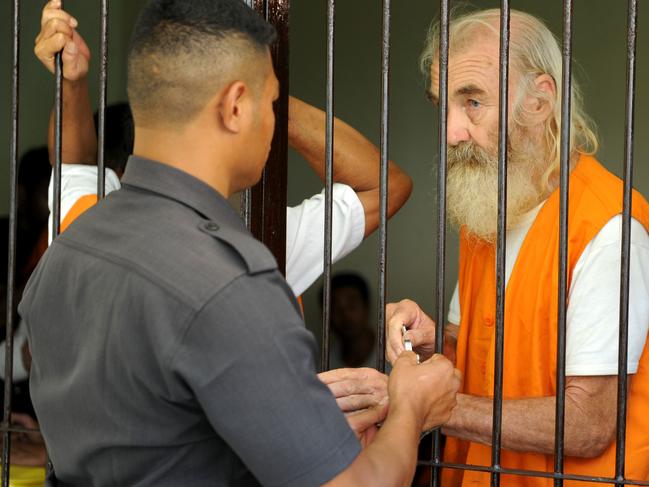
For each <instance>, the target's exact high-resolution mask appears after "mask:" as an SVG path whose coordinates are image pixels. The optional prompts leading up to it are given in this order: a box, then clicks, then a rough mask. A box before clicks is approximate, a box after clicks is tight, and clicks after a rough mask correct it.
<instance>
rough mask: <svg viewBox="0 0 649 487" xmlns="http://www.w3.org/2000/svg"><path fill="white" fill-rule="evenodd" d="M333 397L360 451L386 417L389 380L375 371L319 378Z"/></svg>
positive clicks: (328, 374) (336, 373) (340, 371)
mask: <svg viewBox="0 0 649 487" xmlns="http://www.w3.org/2000/svg"><path fill="white" fill-rule="evenodd" d="M318 378H319V379H320V380H321V381H322V382H323V383H324V384H326V385H327V387H329V389H330V390H331V393H332V394H333V395H334V396H335V397H336V402H337V403H338V407H339V408H340V409H341V411H342V412H343V413H345V417H346V418H347V422H348V423H349V426H350V428H351V429H352V430H353V431H354V433H355V434H356V437H357V438H358V439H359V441H360V442H361V445H362V446H363V448H365V447H366V446H367V445H369V444H370V443H371V442H372V440H373V439H374V436H375V435H376V433H377V431H378V427H377V424H379V423H381V422H382V421H383V420H384V419H385V417H386V415H387V414H388V377H387V376H386V375H385V374H382V373H380V372H379V371H378V370H376V369H371V368H360V369H334V370H329V371H327V372H322V373H320V374H318Z"/></svg>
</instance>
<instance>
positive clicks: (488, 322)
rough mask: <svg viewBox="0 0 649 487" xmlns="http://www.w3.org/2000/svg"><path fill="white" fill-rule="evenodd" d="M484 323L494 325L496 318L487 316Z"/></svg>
mask: <svg viewBox="0 0 649 487" xmlns="http://www.w3.org/2000/svg"><path fill="white" fill-rule="evenodd" d="M484 324H485V326H494V320H493V319H492V318H485V319H484Z"/></svg>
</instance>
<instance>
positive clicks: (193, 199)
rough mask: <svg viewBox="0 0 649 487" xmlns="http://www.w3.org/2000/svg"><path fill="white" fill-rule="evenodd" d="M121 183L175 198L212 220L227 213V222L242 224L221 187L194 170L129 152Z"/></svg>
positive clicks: (222, 217) (225, 215)
mask: <svg viewBox="0 0 649 487" xmlns="http://www.w3.org/2000/svg"><path fill="white" fill-rule="evenodd" d="M122 185H124V186H131V187H134V188H139V189H143V190H145V191H150V192H152V193H156V194H159V195H161V196H164V197H166V198H169V199H172V200H175V201H177V202H179V203H181V204H183V205H185V206H188V207H190V208H192V209H193V210H195V211H197V212H198V213H200V214H201V215H203V216H204V217H205V218H207V219H209V220H219V221H223V219H224V217H225V219H226V221H227V222H228V223H230V224H232V225H235V226H241V227H242V226H243V222H242V221H241V218H240V217H239V215H238V214H237V213H236V212H235V211H234V209H233V208H232V207H231V206H230V204H229V203H228V201H227V200H226V199H225V198H224V197H223V195H221V194H220V193H219V192H218V191H216V190H215V189H214V188H212V187H211V186H209V185H207V184H206V183H204V182H203V181H201V180H200V179H197V178H195V177H194V176H192V175H191V174H189V173H186V172H184V171H181V170H180V169H176V168H174V167H171V166H168V165H166V164H163V163H161V162H157V161H153V160H150V159H145V158H143V157H138V156H134V155H132V156H130V157H129V159H128V164H127V165H126V170H125V171H124V176H123V177H122Z"/></svg>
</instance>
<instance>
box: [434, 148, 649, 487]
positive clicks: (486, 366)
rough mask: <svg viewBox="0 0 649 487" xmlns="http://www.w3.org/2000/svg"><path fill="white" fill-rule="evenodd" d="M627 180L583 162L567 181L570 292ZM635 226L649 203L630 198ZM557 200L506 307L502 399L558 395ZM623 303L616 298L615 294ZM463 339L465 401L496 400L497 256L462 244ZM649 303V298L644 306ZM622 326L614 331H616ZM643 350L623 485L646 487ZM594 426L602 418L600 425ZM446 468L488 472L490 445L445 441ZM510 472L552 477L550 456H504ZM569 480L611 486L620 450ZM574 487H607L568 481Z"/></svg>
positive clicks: (582, 464) (644, 219) (576, 463)
mask: <svg viewBox="0 0 649 487" xmlns="http://www.w3.org/2000/svg"><path fill="white" fill-rule="evenodd" d="M622 189H623V185H622V181H621V180H620V179H619V178H617V177H616V176H614V175H613V174H611V173H610V172H608V171H607V170H606V169H604V167H602V166H601V165H600V164H599V163H598V162H597V161H596V160H595V159H594V158H592V157H588V156H585V155H581V156H580V159H579V161H578V164H577V166H576V167H575V169H574V170H573V172H572V174H571V175H570V204H569V215H568V223H569V226H568V242H569V244H568V286H570V282H571V279H572V271H573V269H574V267H575V264H576V263H577V261H578V260H579V257H580V255H581V254H582V252H583V250H584V249H585V247H586V246H587V245H588V243H589V242H590V241H591V240H592V239H593V237H595V235H597V233H598V232H599V231H600V229H601V228H602V227H603V226H604V225H605V224H606V223H607V222H608V221H609V220H610V219H611V218H612V217H614V216H615V215H616V214H619V213H621V212H622ZM633 217H634V218H635V219H637V220H638V221H639V222H640V223H641V224H642V225H643V226H644V227H645V229H649V204H648V203H647V201H646V200H645V199H644V198H643V197H642V196H641V195H640V194H639V193H637V192H635V191H634V194H633ZM558 242H559V191H558V190H557V191H555V192H554V193H553V194H552V195H551V196H550V198H549V199H548V200H547V201H546V203H545V204H544V205H543V207H542V208H541V210H540V212H539V214H538V215H537V217H536V219H535V221H534V222H533V224H532V226H531V228H530V229H529V232H528V234H527V236H526V237H525V240H524V241H523V244H522V246H521V248H520V252H519V254H518V258H517V260H516V264H515V266H514V268H513V270H512V274H511V276H510V279H509V282H508V285H507V292H506V298H505V336H504V338H505V344H504V347H505V348H504V369H503V397H504V399H514V398H531V397H544V396H555V395H556V384H555V382H556V353H557V307H558V305H557V296H558V287H557V283H558V259H559V244H558ZM611 292H612V293H615V294H617V293H618V292H619V290H618V289H613V288H612V289H611ZM459 293H460V312H461V322H460V333H459V337H458V345H457V367H458V368H459V369H460V371H461V372H462V374H463V384H462V392H464V393H466V394H471V395H476V396H482V397H493V377H494V340H495V327H494V323H495V318H496V310H495V304H496V283H495V248H494V245H492V244H487V243H486V242H483V241H476V240H475V239H470V238H468V236H467V234H466V232H465V231H462V232H461V237H460V271H459ZM647 299H649V296H648V297H647ZM610 325H611V326H617V323H611V324H610ZM648 348H649V347H646V346H645V349H644V353H643V354H642V358H641V360H640V364H639V368H638V371H637V373H636V374H634V375H633V376H632V379H631V381H630V388H629V402H628V408H629V409H628V419H627V444H626V476H627V478H632V479H640V480H649V353H648V352H647V349H648ZM593 420H595V419H593ZM444 459H445V461H447V462H452V463H465V462H466V463H469V464H474V465H491V448H490V447H488V446H484V445H480V444H477V443H471V442H466V441H459V440H457V439H455V438H448V441H447V445H446V449H445V457H444ZM501 465H502V466H503V467H506V468H513V469H526V470H537V471H543V472H552V471H553V470H554V458H553V455H542V454H532V453H517V452H512V451H506V450H503V451H502V455H501ZM564 471H565V472H566V473H572V474H580V475H587V476H608V477H614V472H615V442H613V444H611V445H610V446H609V448H608V449H607V450H606V451H605V452H604V454H602V455H601V456H600V457H597V458H591V459H584V458H575V457H566V458H565V464H564ZM502 482H503V484H504V485H506V486H517V487H518V486H521V487H522V486H525V487H550V486H551V485H552V480H551V479H542V478H532V477H523V476H512V475H503V477H502ZM460 484H462V485H464V486H484V487H488V486H489V485H490V475H489V474H488V473H481V472H471V471H466V472H462V471H460V470H451V469H446V470H445V471H444V483H443V484H442V485H444V486H457V485H460ZM564 484H565V485H566V486H568V487H579V486H585V485H589V484H590V485H592V486H593V487H594V486H595V485H598V486H601V485H608V484H595V483H586V482H575V481H565V482H564Z"/></svg>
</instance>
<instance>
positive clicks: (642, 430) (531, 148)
mask: <svg viewBox="0 0 649 487" xmlns="http://www.w3.org/2000/svg"><path fill="white" fill-rule="evenodd" d="M499 27H500V25H499V12H498V10H486V11H477V12H473V13H468V14H465V15H462V16H460V17H457V18H455V19H453V20H452V21H451V24H450V51H449V65H448V68H449V74H448V145H449V148H448V186H447V191H448V201H447V203H448V212H449V218H450V220H451V221H452V223H454V225H455V226H457V227H458V228H459V231H460V263H459V275H458V285H457V287H456V290H455V293H454V295H453V298H452V301H451V305H450V309H449V314H448V325H447V326H446V344H447V346H446V347H445V349H446V353H447V355H450V356H452V358H453V359H455V360H456V363H457V367H458V369H459V370H460V371H461V372H462V374H463V383H462V387H461V389H460V392H461V394H458V405H457V407H456V408H455V410H454V412H453V414H452V416H451V418H450V420H449V421H448V423H446V425H445V426H444V431H445V433H446V434H447V435H448V436H449V438H448V441H447V443H446V447H445V452H444V459H445V460H446V461H449V462H454V463H463V462H466V463H469V464H474V465H490V464H491V448H490V446H488V445H490V443H491V436H492V414H493V411H492V397H493V383H494V338H495V331H494V322H495V302H496V279H495V251H496V244H495V240H496V232H497V190H498V176H497V164H498V156H497V132H498V117H499V115H498V106H499V101H498V98H499V91H498V86H499V73H498V67H499V62H498V59H499ZM438 32H439V30H438V27H437V26H433V28H431V31H430V34H429V37H428V40H427V45H426V49H425V51H424V54H423V56H422V67H423V68H424V69H425V70H426V72H427V73H428V74H430V77H431V83H430V92H429V96H430V98H431V101H432V102H433V104H435V105H437V101H438V88H439V78H438V65H439V61H438V59H439V58H438V38H439V34H438ZM510 42H511V44H510V46H511V47H510V85H509V120H510V123H509V146H508V160H509V165H508V173H507V178H508V188H507V191H508V198H507V233H506V280H507V290H506V297H505V336H504V346H505V349H504V369H503V377H504V383H503V397H504V402H503V411H502V448H503V452H502V457H501V460H502V461H501V465H502V466H503V467H506V468H516V469H528V470H536V471H548V472H549V471H552V470H553V464H554V461H553V453H554V432H555V424H554V417H555V402H556V394H557V391H556V383H555V382H556V352H557V336H556V335H557V308H558V304H557V296H558V277H557V273H558V272H557V269H558V257H559V256H558V254H559V244H558V236H559V224H558V221H559V190H558V179H559V177H558V176H559V164H560V156H559V152H560V151H559V143H560V141H559V138H560V137H559V128H560V126H561V111H560V109H561V93H560V85H559V83H558V81H559V80H561V51H560V49H559V45H558V43H557V41H556V39H555V38H554V36H553V35H552V33H551V32H550V31H549V30H548V29H547V27H546V26H545V25H544V24H543V23H542V22H541V21H540V20H538V19H537V18H535V17H533V16H531V15H528V14H525V13H522V12H517V11H512V12H511V41H510ZM570 126H571V127H570V128H571V130H570V133H571V140H570V147H571V159H570V168H571V173H570V209H569V215H568V221H569V228H568V242H569V247H568V280H569V282H568V284H569V296H568V310H567V353H566V376H567V378H566V408H565V443H564V447H565V454H566V455H567V456H566V459H565V465H564V467H565V472H567V473H571V474H583V475H588V476H609V477H612V476H614V473H615V441H614V438H615V431H616V424H615V423H616V420H615V418H616V391H617V373H618V332H619V331H618V330H619V323H618V322H619V283H620V242H621V216H620V213H621V211H622V186H623V185H622V182H621V181H620V179H619V178H617V177H616V176H614V175H613V174H611V173H610V172H608V171H607V170H606V169H605V168H604V167H603V166H602V165H600V163H599V162H598V161H597V160H595V158H594V154H595V152H596V151H597V147H598V144H597V138H596V136H595V134H594V131H593V128H592V124H591V122H590V121H589V119H588V117H587V116H586V114H585V112H584V107H583V101H582V98H581V95H580V92H579V88H578V85H577V83H576V82H575V81H574V80H573V82H572V116H571V120H570ZM632 216H633V219H632V224H631V254H630V256H631V275H630V303H629V305H630V309H629V360H628V374H629V375H630V376H631V380H630V389H629V403H628V406H629V410H628V419H627V425H628V426H627V444H626V476H627V478H633V479H641V480H648V479H649V448H647V445H649V419H648V416H647V414H646V411H647V410H649V353H643V350H644V349H645V341H646V336H647V328H648V325H649V299H647V296H649V236H648V234H647V228H649V204H648V203H647V201H646V200H645V199H644V198H643V197H642V196H641V195H640V194H638V193H637V192H634V195H633V213H632ZM402 325H405V326H406V327H407V329H408V331H407V336H408V338H409V339H410V340H411V342H412V344H413V346H414V347H415V350H416V351H417V353H419V354H420V355H421V356H422V358H425V357H428V356H430V355H431V354H432V353H433V350H434V345H435V339H434V336H435V323H434V322H433V320H432V319H431V318H430V317H428V316H427V315H426V314H425V313H424V312H423V311H422V310H421V309H420V308H419V306H418V305H417V304H416V303H414V302H412V301H409V300H403V301H401V302H398V303H393V304H390V305H388V308H387V333H388V340H387V346H386V353H387V356H388V359H389V360H390V361H393V360H395V358H396V357H397V356H398V355H399V353H400V352H401V351H402V350H403V344H402V336H401V327H402ZM445 475H447V478H446V480H447V482H445V483H444V485H445V486H448V485H453V486H454V485H472V486H487V485H489V481H490V476H489V474H488V473H484V472H469V471H467V472H462V471H460V470H449V469H447V470H446V471H445ZM502 481H503V483H505V484H506V485H508V486H511V485H516V486H518V485H521V486H535V487H536V486H539V487H540V486H548V485H550V482H551V479H543V478H533V477H523V476H517V477H515V476H504V477H503V479H502ZM566 483H568V484H571V483H572V482H570V481H566Z"/></svg>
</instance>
